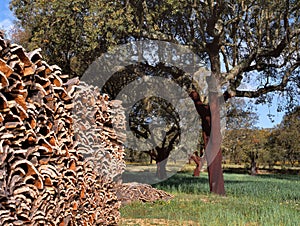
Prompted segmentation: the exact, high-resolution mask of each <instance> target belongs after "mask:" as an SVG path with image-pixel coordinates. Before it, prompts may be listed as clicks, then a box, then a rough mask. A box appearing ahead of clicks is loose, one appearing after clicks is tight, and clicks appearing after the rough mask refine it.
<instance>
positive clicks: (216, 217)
mask: <svg viewBox="0 0 300 226" xmlns="http://www.w3.org/2000/svg"><path fill="white" fill-rule="evenodd" d="M201 175H202V176H200V178H194V177H192V176H191V173H189V174H186V173H184V174H183V173H178V174H176V175H174V176H173V177H171V178H169V179H168V180H167V181H164V182H161V183H159V184H157V185H156V186H155V187H156V188H159V189H163V190H165V191H167V192H171V193H172V194H174V195H175V198H174V199H173V200H171V201H169V202H167V203H166V202H157V203H154V204H150V203H146V204H141V203H134V204H132V205H128V206H124V207H122V208H121V216H122V217H123V218H131V219H134V218H150V219H156V218H159V219H161V221H163V220H164V219H165V220H170V221H171V220H174V222H173V223H172V224H170V225H297V224H298V222H299V220H300V217H299V211H300V206H299V205H300V193H299V191H300V183H299V180H297V179H298V176H297V175H295V176H291V175H258V176H257V177H251V176H249V175H242V174H224V177H225V186H226V191H227V197H218V196H214V195H211V194H208V193H207V189H208V188H207V180H208V178H207V174H206V173H202V174H201ZM228 207H230V208H228ZM188 221H189V222H190V223H189V224H187V223H186V222H188ZM184 223H185V224H184Z"/></svg>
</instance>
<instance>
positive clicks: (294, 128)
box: [267, 107, 300, 166]
mask: <svg viewBox="0 0 300 226" xmlns="http://www.w3.org/2000/svg"><path fill="white" fill-rule="evenodd" d="M299 137H300V107H296V108H295V110H294V111H292V112H290V113H289V114H287V115H286V116H285V117H284V118H283V120H282V122H281V123H280V124H279V126H278V127H277V128H275V129H274V130H273V131H272V133H271V135H270V137H269V141H268V144H267V145H268V148H269V149H268V150H269V153H270V155H273V161H280V162H281V163H282V165H284V164H285V163H286V164H287V165H291V166H294V165H295V164H296V163H300V143H299Z"/></svg>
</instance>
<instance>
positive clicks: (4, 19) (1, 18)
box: [0, 0, 283, 128]
mask: <svg viewBox="0 0 300 226" xmlns="http://www.w3.org/2000/svg"><path fill="white" fill-rule="evenodd" d="M9 1H10V0H2V4H0V29H5V30H9V29H10V27H11V26H12V23H13V20H14V16H13V14H12V13H11V11H10V10H9ZM276 109H277V102H276V100H274V101H273V104H272V106H271V107H268V106H267V105H257V113H258V115H259V121H258V124H257V126H259V127H262V128H271V127H273V126H274V125H277V124H279V123H280V122H281V120H282V116H283V113H278V112H277V111H276ZM270 113H271V114H273V115H275V116H274V118H273V120H274V122H271V120H270V119H269V117H268V114H270Z"/></svg>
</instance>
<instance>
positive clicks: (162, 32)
mask: <svg viewBox="0 0 300 226" xmlns="http://www.w3.org/2000/svg"><path fill="white" fill-rule="evenodd" d="M10 6H11V9H12V10H13V12H14V14H15V16H16V17H17V18H18V19H19V21H18V25H19V27H20V29H19V31H20V32H19V33H18V32H17V33H16V35H15V36H14V37H15V40H17V41H19V42H21V44H23V45H24V46H26V47H27V49H29V50H31V49H33V48H36V47H41V48H42V49H43V51H44V56H47V58H48V59H47V60H48V62H49V63H51V64H52V63H55V64H58V65H60V66H61V67H62V68H63V70H64V72H65V73H68V74H71V75H73V76H81V75H82V73H83V72H84V71H85V69H86V68H87V67H88V65H89V64H90V63H91V62H93V60H95V59H96V57H98V56H100V55H101V54H102V53H104V52H106V51H107V50H108V49H110V48H112V47H113V46H115V45H117V44H123V43H127V42H129V41H133V40H147V39H155V40H161V41H162V40H163V41H167V42H171V43H178V44H181V45H183V46H186V47H187V48H189V49H191V50H193V52H194V53H195V54H196V55H198V56H199V57H200V58H201V59H202V61H203V62H202V63H203V64H206V66H207V68H209V69H210V71H211V72H212V75H213V76H214V77H215V78H216V79H217V80H218V81H219V82H220V83H221V85H222V86H223V87H222V88H223V90H224V93H223V96H224V99H225V100H228V99H230V98H233V97H248V98H258V102H259V103H263V102H268V101H271V97H272V95H273V93H274V92H277V93H282V94H283V96H284V97H286V101H283V102H282V103H283V106H284V107H287V108H286V109H289V110H292V109H293V108H294V106H295V105H298V104H299V85H300V84H299V81H300V79H299V76H300V75H299V74H300V73H299V66H300V51H299V46H300V38H299V35H300V29H299V27H300V19H299V18H300V17H299V15H300V11H299V9H300V2H299V1H294V0H285V1H282V0H274V1H263V0H238V1H236V0H217V1H211V0H185V1H182V0H166V1H159V0H151V1H147V0H138V1H136V0H116V1H108V0H95V1H91V0H65V1H59V0H53V1H44V0H35V1H32V0H29V1H23V0H12V1H11V4H10ZM156 66H157V65H156ZM183 76H184V74H176V73H175V74H173V75H172V76H170V77H171V78H172V79H173V80H174V81H175V82H178V84H180V82H179V81H181V80H182V79H180V78H182V77H183ZM115 81H116V82H119V80H118V79H116V80H115ZM125 85H126V84H125ZM191 87H192V86H191ZM245 87H246V88H245ZM249 87H250V88H249ZM210 91H213V90H212V89H210ZM187 92H189V95H190V98H191V99H192V100H193V102H194V105H195V109H196V112H197V113H198V115H199V116H200V118H201V120H202V134H203V140H204V143H205V146H208V147H211V148H213V149H217V146H218V145H219V132H220V131H219V132H218V130H220V126H219V123H218V122H217V121H218V117H219V115H218V109H219V106H218V99H219V97H218V96H217V95H218V94H216V93H214V92H210V93H209V94H210V96H209V98H206V100H209V102H208V101H203V100H204V98H202V97H201V91H200V90H199V89H197V87H192V89H190V90H187ZM112 96H117V95H116V94H112ZM212 128H214V129H213V130H212ZM211 131H214V132H215V133H211ZM212 137H213V138H212ZM210 138H212V139H210ZM221 163H222V152H221V149H219V150H217V154H216V155H215V156H214V158H213V159H211V162H210V164H209V167H208V171H209V183H210V190H211V191H212V192H214V193H218V194H221V195H223V194H225V189H224V180H223V174H222V168H221Z"/></svg>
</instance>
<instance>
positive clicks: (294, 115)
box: [223, 102, 300, 175]
mask: <svg viewBox="0 0 300 226" xmlns="http://www.w3.org/2000/svg"><path fill="white" fill-rule="evenodd" d="M243 103H244V102H240V103H239V104H237V105H236V106H238V107H235V108H234V109H230V110H229V112H228V113H229V114H228V125H227V126H228V128H227V131H226V133H225V136H224V142H223V150H224V161H225V162H226V163H232V164H246V166H247V167H248V168H249V169H250V170H251V174H253V175H255V174H256V173H257V169H258V168H259V167H269V168H272V167H274V166H276V165H280V166H282V167H289V166H292V167H293V166H297V165H299V164H300V144H299V140H298V139H299V137H300V108H299V107H297V108H296V109H295V110H294V111H292V112H290V113H288V114H286V115H285V116H284V118H283V120H282V122H281V123H280V124H279V125H277V126H276V127H274V128H271V129H259V128H256V127H255V118H256V116H255V114H253V113H251V112H250V111H245V110H244V109H245V108H244V107H245V106H244V104H243ZM236 122H237V123H239V124H240V126H239V127H237V126H236Z"/></svg>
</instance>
